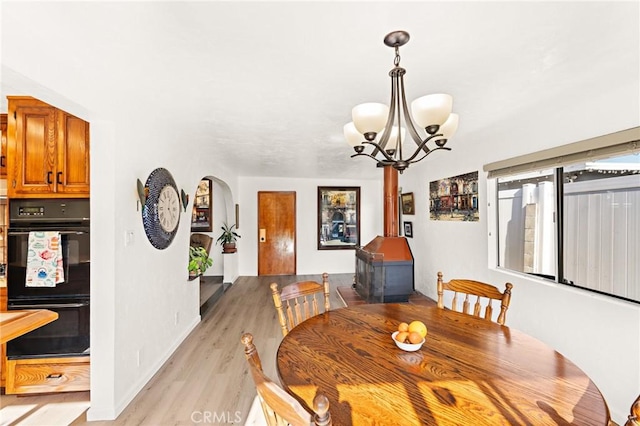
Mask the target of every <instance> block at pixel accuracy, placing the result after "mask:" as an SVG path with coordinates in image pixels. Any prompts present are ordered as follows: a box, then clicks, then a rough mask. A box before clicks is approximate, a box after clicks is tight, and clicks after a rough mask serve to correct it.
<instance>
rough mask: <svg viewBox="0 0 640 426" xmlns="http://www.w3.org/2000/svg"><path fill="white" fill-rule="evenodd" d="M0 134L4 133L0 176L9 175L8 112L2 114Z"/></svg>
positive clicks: (0, 157) (0, 115) (0, 116)
mask: <svg viewBox="0 0 640 426" xmlns="http://www.w3.org/2000/svg"><path fill="white" fill-rule="evenodd" d="M0 134H2V156H0V178H6V177H7V114H0Z"/></svg>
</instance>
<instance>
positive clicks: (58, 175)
mask: <svg viewBox="0 0 640 426" xmlns="http://www.w3.org/2000/svg"><path fill="white" fill-rule="evenodd" d="M61 178H62V172H58V173H57V174H56V183H57V184H58V185H62V181H61V180H60V179H61Z"/></svg>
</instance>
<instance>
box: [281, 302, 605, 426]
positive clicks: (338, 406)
mask: <svg viewBox="0 0 640 426" xmlns="http://www.w3.org/2000/svg"><path fill="white" fill-rule="evenodd" d="M414 320H419V321H422V322H423V323H425V325H426V326H427V330H428V334H427V337H426V341H425V343H424V344H423V346H422V347H421V348H420V349H419V350H418V351H416V352H405V351H402V350H401V349H399V348H398V347H397V346H396V345H395V343H394V342H393V340H392V338H391V333H392V332H394V331H395V330H397V327H398V324H400V323H401V322H407V323H409V322H411V321H414ZM276 366H277V371H278V375H279V378H280V382H281V384H282V386H283V387H284V388H285V389H286V390H287V391H288V392H289V393H290V394H291V395H293V396H294V397H296V398H297V399H298V400H300V401H301V402H303V403H304V404H306V405H307V406H308V407H312V406H313V405H312V401H313V398H314V396H315V395H316V393H317V392H322V393H324V394H325V395H326V396H327V398H328V399H329V402H330V407H329V412H330V413H331V417H332V419H333V424H334V425H340V426H346V425H394V426H397V425H439V426H444V425H456V426H458V425H474V426H475V425H532V426H539V425H556V426H557V425H581V426H586V425H600V426H604V425H607V424H608V421H609V409H608V407H607V404H606V402H605V400H604V398H603V396H602V394H601V393H600V391H599V390H598V388H597V387H596V385H595V384H594V383H593V381H592V380H591V379H590V378H589V376H587V375H586V374H585V373H584V372H583V371H582V370H580V368H578V367H577V366H576V365H575V364H574V363H573V362H571V361H570V360H569V359H567V358H566V357H564V356H563V355H562V354H560V353H559V352H557V351H556V350H554V349H553V348H551V347H549V346H548V345H546V344H545V343H543V342H541V341H539V340H537V339H535V338H533V337H531V336H529V335H527V334H526V333H523V332H521V331H518V330H515V329H511V328H509V327H507V326H501V325H498V324H496V323H493V322H489V321H486V320H484V319H479V318H476V317H473V316H471V315H466V314H463V313H459V312H454V311H451V310H447V309H439V308H437V307H435V306H433V307H431V306H420V305H412V304H393V303H385V304H369V305H358V306H353V307H346V308H340V309H336V310H332V311H329V312H326V313H324V314H321V315H317V316H315V317H312V318H310V319H308V320H306V321H304V322H302V323H301V324H299V325H298V326H296V327H295V328H293V330H291V332H289V333H288V334H287V335H286V336H285V337H284V339H283V340H282V342H281V344H280V346H279V348H278V353H277V360H276Z"/></svg>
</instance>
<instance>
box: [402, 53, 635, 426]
mask: <svg viewBox="0 0 640 426" xmlns="http://www.w3.org/2000/svg"><path fill="white" fill-rule="evenodd" d="M636 65H637V63H636ZM630 68H631V69H629V70H625V69H624V67H622V71H621V72H620V73H619V74H616V75H615V77H614V76H613V75H611V76H609V75H602V76H600V79H598V80H594V81H589V82H585V86H580V87H574V88H567V89H566V90H563V91H558V92H556V93H554V94H553V96H552V98H551V99H550V100H549V102H548V104H545V105H537V106H535V107H533V108H532V109H529V110H522V111H514V112H513V114H512V115H510V116H506V117H503V118H502V119H501V120H502V121H498V122H496V123H491V126H490V128H487V129H486V130H485V131H484V132H480V133H475V134H469V133H465V126H464V118H463V117H461V118H460V130H459V133H458V134H457V135H456V136H455V137H454V138H453V140H451V141H450V146H451V148H452V149H453V150H452V151H451V152H449V153H442V152H438V153H434V155H433V157H432V158H428V159H426V160H425V161H424V163H426V164H423V163H421V164H419V165H415V166H412V167H411V168H410V169H409V170H407V171H406V172H405V173H404V174H403V175H402V177H401V181H400V185H401V186H402V189H403V192H413V193H414V197H415V200H416V215H415V216H413V232H414V238H413V239H409V241H410V244H411V249H412V251H413V255H414V256H415V258H416V259H419V261H417V262H416V268H415V271H416V279H415V281H416V288H417V289H418V290H419V291H421V292H423V293H425V294H427V295H429V296H431V297H433V298H435V297H437V296H436V274H437V272H438V271H442V272H443V274H444V278H445V279H451V278H473V279H477V280H480V281H487V282H491V283H494V284H495V285H498V286H499V287H502V286H504V283H505V282H511V283H512V284H513V285H514V288H513V297H512V299H511V307H510V309H509V312H508V315H507V325H509V326H510V327H513V328H516V329H518V330H522V331H524V332H526V333H528V334H530V335H532V336H534V337H536V338H538V339H540V340H541V341H543V342H545V343H546V344H548V345H550V346H552V347H553V348H555V349H556V350H557V351H559V352H560V353H562V354H563V355H564V356H566V357H568V358H569V359H570V360H571V361H573V362H574V363H575V364H576V365H578V366H579V367H580V368H581V369H582V370H583V371H585V372H586V373H587V374H588V375H589V377H591V379H592V380H593V382H594V383H595V385H596V386H597V387H598V388H599V389H600V391H601V392H602V394H603V395H604V398H605V400H606V401H607V403H608V405H609V409H610V411H611V413H612V417H613V419H614V421H616V422H618V423H620V424H623V423H624V421H625V420H626V416H627V414H628V412H629V407H630V404H631V402H633V400H634V399H635V398H636V397H637V395H638V394H639V393H640V305H638V304H634V303H630V302H624V301H620V300H618V299H614V298H612V297H606V296H602V295H598V294H595V293H591V292H587V291H582V290H576V289H572V288H569V287H567V286H563V285H560V284H554V283H549V282H544V281H541V280H536V279H533V278H530V277H526V276H523V275H518V274H513V273H509V272H507V271H504V270H499V269H496V268H495V265H496V263H495V258H496V245H495V235H496V227H495V211H494V210H493V209H494V207H495V199H494V198H490V197H489V194H493V195H492V196H493V197H495V185H493V186H492V182H488V181H487V179H486V173H484V172H483V171H482V167H483V165H484V164H487V163H490V162H493V161H497V160H502V159H506V158H510V157H514V156H517V155H520V154H525V153H530V152H534V151H536V150H542V149H545V148H549V147H552V146H558V145H564V144H568V143H571V142H577V141H580V140H584V139H588V138H590V137H595V136H600V135H604V134H608V133H613V132H615V131H619V130H624V129H628V128H632V127H636V126H638V125H639V124H640V123H639V117H640V105H639V96H638V94H639V93H640V85H639V82H638V74H637V72H638V69H637V66H636V67H635V68H634V67H630ZM585 87H588V88H589V90H585ZM453 95H454V99H455V98H456V95H463V94H456V93H453ZM602 105H615V106H616V107H615V108H602ZM550 106H552V107H551V108H550ZM487 107H491V106H490V105H488V106H487ZM567 123H572V124H570V125H569V124H567ZM507 129H508V130H507ZM514 129H515V130H514ZM474 170H478V171H480V173H479V182H478V183H479V197H480V220H479V222H447V221H434V220H430V219H429V211H428V197H429V192H428V190H429V182H431V181H433V180H437V179H442V178H445V177H450V176H456V175H459V174H462V173H467V172H471V171H474ZM488 186H489V189H490V190H491V191H488ZM409 218H411V216H405V220H410V219H409ZM636 263H640V259H636Z"/></svg>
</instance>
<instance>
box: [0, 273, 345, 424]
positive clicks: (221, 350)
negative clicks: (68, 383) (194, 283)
mask: <svg viewBox="0 0 640 426" xmlns="http://www.w3.org/2000/svg"><path fill="white" fill-rule="evenodd" d="M308 279H313V280H317V281H321V276H320V275H298V276H273V277H240V278H238V280H237V281H236V283H234V285H232V286H231V287H230V288H229V289H228V290H227V291H226V292H224V294H223V295H222V297H220V299H219V300H218V301H217V302H216V303H215V305H214V306H212V307H210V308H209V309H207V310H206V312H204V313H203V316H202V321H201V323H200V324H198V326H197V327H196V328H195V329H194V330H193V332H192V333H191V334H190V335H189V337H187V339H186V340H185V341H184V342H183V343H182V345H181V346H180V347H179V348H178V350H177V351H176V352H175V353H174V354H173V355H172V356H171V358H170V359H169V360H168V361H167V362H166V363H165V365H164V366H163V367H162V368H161V369H160V370H159V371H158V373H156V375H155V376H154V377H153V378H152V379H151V380H150V381H149V383H148V384H147V385H146V386H145V387H144V389H143V390H142V391H141V392H140V393H139V394H138V395H137V396H136V398H135V399H134V400H133V401H132V402H131V403H130V404H129V406H127V408H126V409H125V410H124V411H123V412H122V413H121V414H120V416H118V418H117V419H116V420H114V421H101V422H87V420H86V415H85V410H86V409H87V408H88V407H89V398H90V396H89V392H72V393H64V394H49V395H38V396H22V397H16V396H15V395H2V396H1V397H0V405H1V406H2V410H1V412H0V423H1V424H2V425H39V426H43V425H47V426H58V425H69V424H71V425H90V426H100V425H153V426H159V425H193V424H197V423H201V424H207V425H211V424H213V425H231V424H236V425H237V424H240V425H242V424H244V422H245V419H246V416H247V414H248V413H249V408H250V406H251V403H252V401H253V398H254V397H255V395H256V391H255V387H254V385H253V382H252V380H251V378H250V377H249V376H248V374H247V369H246V360H245V358H244V353H243V351H242V346H241V344H240V336H241V335H242V334H243V333H245V332H250V333H252V334H253V335H254V336H255V344H256V347H257V348H258V351H259V353H260V357H261V359H262V364H263V368H264V370H265V373H266V374H268V375H269V376H270V377H271V378H272V379H273V380H275V381H277V380H278V378H277V374H276V367H275V355H276V351H277V349H278V345H279V344H280V341H281V340H282V334H281V332H280V328H279V325H278V320H277V318H276V313H275V309H274V307H273V299H272V298H271V290H270V289H269V284H271V283H272V282H277V283H278V284H279V285H281V286H282V285H286V284H289V283H291V282H294V281H298V280H308ZM329 281H330V285H331V307H332V308H338V307H341V306H344V304H343V303H342V301H341V300H340V298H339V297H338V295H337V292H336V289H337V287H338V286H344V287H349V286H351V283H352V281H353V274H334V275H330V276H329ZM206 416H208V417H206Z"/></svg>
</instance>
